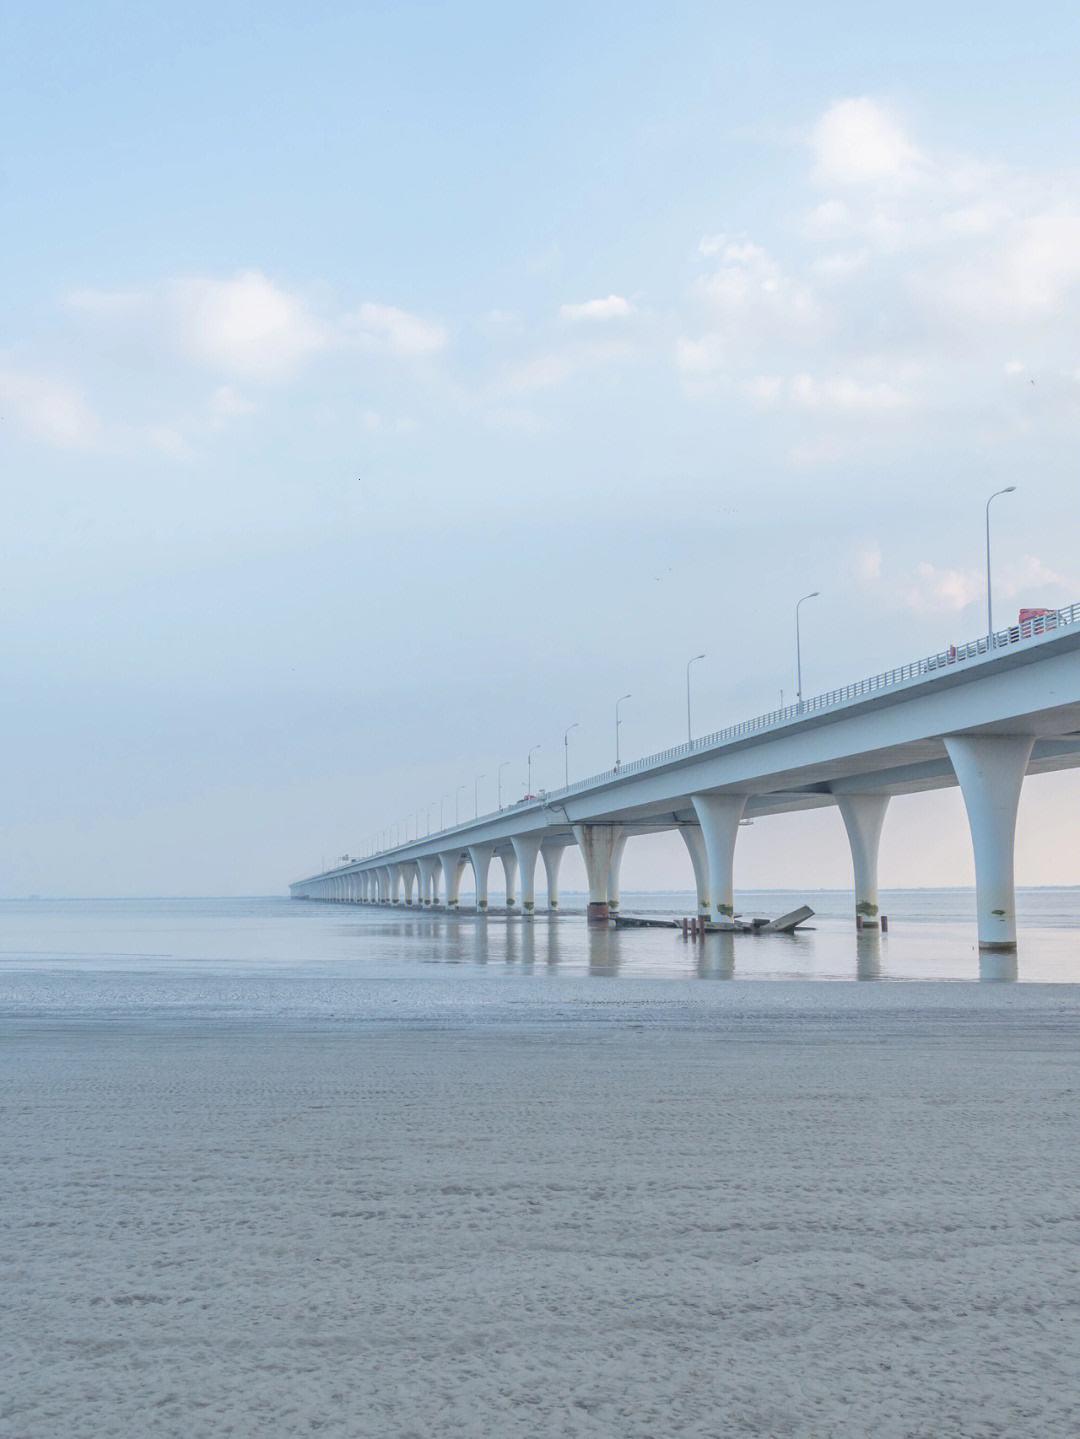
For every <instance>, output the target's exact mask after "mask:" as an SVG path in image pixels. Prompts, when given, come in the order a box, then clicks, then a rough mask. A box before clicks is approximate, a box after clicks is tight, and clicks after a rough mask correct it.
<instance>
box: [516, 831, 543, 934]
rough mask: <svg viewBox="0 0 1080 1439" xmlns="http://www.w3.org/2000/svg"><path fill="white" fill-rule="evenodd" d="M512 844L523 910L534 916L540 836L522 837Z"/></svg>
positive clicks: (529, 835) (527, 835)
mask: <svg viewBox="0 0 1080 1439" xmlns="http://www.w3.org/2000/svg"><path fill="white" fill-rule="evenodd" d="M511 844H513V846H514V857H515V859H516V860H517V864H518V874H519V876H520V878H521V908H522V910H523V911H524V913H525V914H532V913H533V911H534V910H535V909H536V856H537V855H538V854H539V853H540V836H539V835H537V834H526V835H521V836H519V837H518V838H517V839H514V840H511Z"/></svg>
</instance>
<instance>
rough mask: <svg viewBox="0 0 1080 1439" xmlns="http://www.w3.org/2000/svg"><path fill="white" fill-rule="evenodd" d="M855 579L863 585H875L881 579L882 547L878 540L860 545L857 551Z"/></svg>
mask: <svg viewBox="0 0 1080 1439" xmlns="http://www.w3.org/2000/svg"><path fill="white" fill-rule="evenodd" d="M854 569H855V577H856V579H858V580H859V581H860V582H861V583H862V584H873V583H874V582H875V581H877V580H879V579H880V578H881V546H880V545H879V544H878V543H877V541H876V540H870V541H868V542H867V543H866V544H863V545H860V546H859V548H858V549H857V550H856V551H855V560H854Z"/></svg>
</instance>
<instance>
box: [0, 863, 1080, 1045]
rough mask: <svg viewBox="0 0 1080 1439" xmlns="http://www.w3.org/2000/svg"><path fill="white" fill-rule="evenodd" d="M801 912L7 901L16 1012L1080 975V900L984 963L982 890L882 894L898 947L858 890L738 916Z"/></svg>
mask: <svg viewBox="0 0 1080 1439" xmlns="http://www.w3.org/2000/svg"><path fill="white" fill-rule="evenodd" d="M804 901H805V902H808V903H809V904H810V905H811V906H812V907H813V909H814V910H815V917H814V919H813V920H812V921H811V922H810V927H809V928H807V929H806V930H804V931H803V932H801V933H799V934H797V935H795V936H784V935H772V936H768V935H754V936H751V935H737V936H729V935H710V936H709V937H708V938H706V939H705V940H704V941H699V942H696V943H695V942H687V941H684V940H683V938H682V935H681V932H676V931H674V930H624V931H613V930H595V929H592V930H591V929H589V928H588V927H587V926H586V924H585V922H584V917H583V914H582V912H581V909H580V908H575V906H580V905H581V900H580V897H574V896H570V897H569V898H568V899H567V900H566V901H564V903H565V904H566V905H567V908H566V910H565V911H564V912H563V913H561V914H560V915H558V916H557V917H549V916H548V915H546V914H538V915H537V916H536V917H535V918H534V919H533V920H531V921H530V920H525V919H523V918H522V917H521V916H511V917H508V916H506V915H505V914H500V913H497V912H496V913H492V914H491V915H489V916H488V917H486V918H480V917H478V916H476V915H474V914H468V913H463V914H460V915H455V916H447V915H444V914H440V913H438V912H429V913H422V912H416V911H409V910H406V909H395V910H387V909H385V908H384V909H378V908H374V907H370V906H362V905H341V904H327V903H318V902H312V901H290V900H288V899H281V898H254V899H228V900H223V899H162V900H150V899H141V900H116V899H101V900H44V899H42V900H38V899H32V900H10V901H6V902H4V903H2V904H0V1014H5V1015H8V1016H12V1017H23V1018H27V1017H32V1016H35V1015H37V1016H44V1015H50V1016H53V1017H59V1016H62V1015H64V1014H70V1015H76V1016H79V1017H81V1018H84V1019H85V1018H91V1017H93V1016H94V1015H108V1016H110V1017H114V1018H115V1017H117V1016H119V1015H121V1014H124V1015H128V1016H135V1015H150V1014H157V1015H166V1016H173V1017H177V1018H179V1017H181V1016H184V1015H196V1016H209V1015H211V1014H214V1015H217V1016H230V1017H233V1018H237V1019H239V1018H244V1017H250V1018H255V1017H263V1016H268V1015H274V1016H276V1017H279V1018H288V1017H289V1016H295V1017H298V1018H299V1017H304V1016H308V1017H311V1016H324V1017H334V1018H345V1017H353V1018H356V1019H361V1020H367V1021H390V1022H401V1021H404V1022H408V1023H416V1022H421V1023H422V1022H425V1021H430V1022H433V1023H445V1022H447V1020H448V1019H455V1018H457V1019H461V1018H464V1017H466V1016H467V1015H474V1016H476V1017H479V1016H485V1017H487V1018H491V1019H494V1018H496V1017H497V1015H498V1014H499V1013H501V1012H503V1011H504V1010H508V1009H512V1010H513V1011H514V1014H515V1017H535V1018H536V1019H537V1020H540V1021H543V1020H546V1019H551V1018H554V1017H556V1016H562V1017H567V1016H569V1015H570V1014H572V1013H576V1012H577V1011H578V1009H579V1007H580V1006H585V1007H586V1010H588V1011H589V1012H590V1013H591V1012H593V1011H594V1009H595V1006H596V1005H597V1003H598V1002H602V1005H603V1008H604V1010H605V1011H606V1012H608V1013H610V1012H612V1007H613V1006H617V1005H619V1004H622V1003H625V1004H629V1005H633V1004H642V1005H645V1006H649V1005H655V1004H668V1003H671V1002H672V1001H674V1000H676V996H677V997H678V1003H679V1004H680V1005H684V1006H689V1007H690V1010H691V1011H692V1012H693V1011H702V1012H704V1010H707V1009H708V1008H709V1007H710V1006H711V1005H713V1004H715V1003H716V1002H717V997H716V996H712V997H710V996H709V994H708V993H707V992H706V991H707V990H708V988H709V987H710V986H715V983H716V982H718V981H728V980H770V981H804V980H832V981H840V980H879V981H885V980H894V981H895V980H903V981H973V980H984V981H995V982H1000V981H1002V980H1019V981H1023V982H1028V983H1040V984H1074V983H1076V982H1077V981H1078V980H1080V889H1073V888H1070V889H1041V890H1035V889H1031V890H1024V891H1020V892H1019V894H1018V910H1019V915H1020V933H1021V940H1020V947H1019V953H1018V955H1017V957H1016V959H1015V960H1011V959H1007V960H1002V959H1001V958H1000V957H994V958H991V959H987V958H985V957H983V958H980V955H979V952H978V948H977V945H976V936H975V925H974V916H973V910H974V896H973V894H972V893H971V892H970V891H968V890H911V891H893V892H891V893H888V894H886V895H885V896H884V897H883V904H882V907H883V909H884V911H885V912H886V913H887V914H888V915H889V919H890V929H889V932H888V934H885V935H881V934H878V933H876V932H864V933H862V934H856V932H855V930H854V927H853V924H852V920H851V906H852V899H851V895H850V893H845V892H843V891H828V892H819V893H815V894H805V893H803V894H791V893H783V892H776V891H772V892H762V893H751V894H743V895H741V896H740V909H741V912H743V913H745V914H753V913H764V914H772V915H776V914H780V913H783V912H784V911H785V910H788V909H791V908H793V907H794V906H795V905H797V904H799V903H802V902H804ZM692 907H693V906H692V902H691V896H690V895H688V894H683V895H680V894H638V895H634V894H628V895H625V896H624V898H623V910H624V912H625V913H632V914H641V915H647V914H652V915H660V914H668V915H682V914H687V913H690V912H692ZM686 981H691V982H693V983H691V984H689V985H688V984H687V983H686ZM701 981H705V982H707V983H706V984H702V983H700V982H701ZM583 982H587V984H586V987H584V988H583ZM601 983H602V985H603V986H604V987H605V988H604V990H603V991H601V990H600V989H599V987H598V986H600V984H601ZM673 986H678V988H677V989H676V988H673ZM690 991H694V992H693V993H691V992H690ZM724 1002H725V1003H726V1002H727V1001H724ZM582 1013H584V1011H582ZM578 1017H581V1016H580V1015H578Z"/></svg>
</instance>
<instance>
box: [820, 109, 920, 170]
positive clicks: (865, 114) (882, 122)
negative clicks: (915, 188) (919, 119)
mask: <svg viewBox="0 0 1080 1439" xmlns="http://www.w3.org/2000/svg"><path fill="white" fill-rule="evenodd" d="M811 144H812V147H813V151H814V162H815V175H816V177H817V178H818V179H819V180H821V181H823V182H825V183H828V184H840V185H861V184H880V183H882V182H893V183H895V182H896V181H903V180H907V179H910V178H911V177H912V175H913V174H914V173H915V172H916V171H917V169H918V167H919V165H920V162H921V158H922V157H921V156H920V154H919V151H918V150H917V149H916V148H915V146H914V145H913V144H912V143H911V141H910V140H909V139H908V137H907V135H906V133H905V132H904V129H903V127H902V126H901V125H900V123H899V122H898V121H897V120H896V118H895V117H894V116H893V115H891V114H890V113H889V111H888V110H887V109H886V108H885V107H884V106H883V105H881V104H879V103H878V102H877V101H875V100H871V99H869V98H868V97H867V96H865V95H864V96H860V97H859V98H857V99H850V100H838V101H837V102H836V103H835V104H834V105H831V106H830V107H829V109H828V110H826V112H825V114H824V115H823V116H822V117H821V119H820V120H819V121H818V123H817V125H816V126H815V127H814V131H813V135H812V137H811Z"/></svg>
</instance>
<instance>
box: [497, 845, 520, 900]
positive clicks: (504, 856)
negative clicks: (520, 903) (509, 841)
mask: <svg viewBox="0 0 1080 1439" xmlns="http://www.w3.org/2000/svg"><path fill="white" fill-rule="evenodd" d="M499 859H500V860H501V861H502V867H503V876H504V878H505V880H506V907H507V909H513V907H514V905H515V904H516V903H517V868H518V862H517V853H516V852H515V850H514V849H513V848H511V849H500V850H499Z"/></svg>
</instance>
